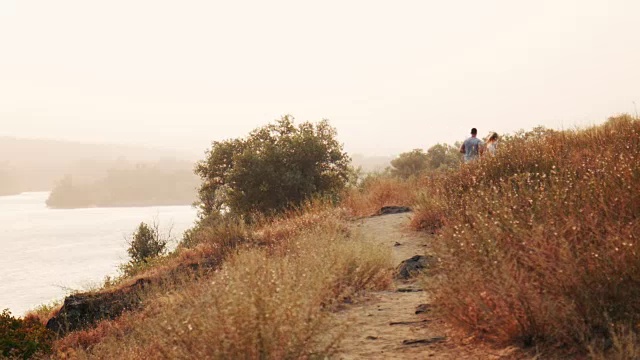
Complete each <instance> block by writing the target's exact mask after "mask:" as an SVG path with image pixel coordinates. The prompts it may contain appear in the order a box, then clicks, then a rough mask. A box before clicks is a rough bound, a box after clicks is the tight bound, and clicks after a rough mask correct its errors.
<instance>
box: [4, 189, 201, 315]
mask: <svg viewBox="0 0 640 360" xmlns="http://www.w3.org/2000/svg"><path fill="white" fill-rule="evenodd" d="M48 195H49V193H47V192H33V193H23V194H20V195H14V196H0V310H2V309H5V308H9V310H11V312H12V313H13V314H14V315H23V313H24V312H25V311H27V310H29V309H32V308H34V307H36V306H37V305H40V304H43V303H49V302H51V301H53V300H56V299H62V298H63V297H64V296H65V295H66V294H68V293H69V292H70V291H72V290H82V289H86V288H88V287H91V286H95V285H97V284H99V283H100V282H101V281H102V280H103V279H104V277H105V276H106V275H110V276H113V275H117V273H118V265H120V264H122V263H125V262H127V261H128V255H127V244H126V238H127V237H129V236H130V235H131V233H132V232H133V231H134V230H135V229H136V227H137V226H138V224H140V222H141V221H144V222H147V223H151V222H153V221H154V219H157V221H158V222H159V224H160V228H161V230H163V231H164V232H166V231H167V230H168V228H169V227H170V226H171V225H172V226H173V230H172V234H173V235H174V237H175V238H176V239H179V238H180V236H181V235H182V232H183V231H184V230H185V229H187V228H189V227H190V226H191V225H192V223H193V221H194V220H195V218H196V210H195V209H194V208H193V207H191V206H157V207H127V208H117V207H114V208H91V209H49V208H47V207H46V205H45V200H46V199H47V196H48ZM174 245H175V243H174Z"/></svg>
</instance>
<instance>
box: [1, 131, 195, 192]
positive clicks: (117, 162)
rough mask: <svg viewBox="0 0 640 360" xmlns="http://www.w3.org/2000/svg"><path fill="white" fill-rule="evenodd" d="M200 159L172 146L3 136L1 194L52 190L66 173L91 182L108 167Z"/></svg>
mask: <svg viewBox="0 0 640 360" xmlns="http://www.w3.org/2000/svg"><path fill="white" fill-rule="evenodd" d="M197 159H198V156H197V155H195V154H189V153H182V152H179V151H175V150H172V149H150V148H145V147H141V146H127V145H111V144H86V143H77V142H68V141H57V140H45V139H17V138H12V137H4V136H0V196H1V195H13V194H19V193H21V192H26V191H50V190H51V189H53V187H54V186H55V185H56V183H58V182H59V181H60V179H61V178H62V177H64V176H65V175H66V174H70V175H71V176H72V177H73V180H74V183H78V182H83V183H88V182H95V181H97V180H98V179H102V178H104V177H105V176H107V170H108V169H113V168H118V169H120V168H125V167H131V166H132V164H136V163H156V162H159V161H161V162H163V163H166V164H167V166H168V167H171V168H174V167H173V165H174V164H172V163H182V162H184V163H186V162H189V167H190V166H192V163H193V162H194V161H196V160H197ZM163 168H166V167H165V166H164V164H163ZM191 171H192V169H191V168H189V170H188V172H191Z"/></svg>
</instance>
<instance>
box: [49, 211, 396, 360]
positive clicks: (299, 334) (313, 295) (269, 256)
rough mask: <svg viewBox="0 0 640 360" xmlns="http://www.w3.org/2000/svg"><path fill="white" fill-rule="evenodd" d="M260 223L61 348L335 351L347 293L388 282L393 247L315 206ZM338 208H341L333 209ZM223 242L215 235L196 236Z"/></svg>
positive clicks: (126, 352) (268, 355) (92, 354)
mask: <svg viewBox="0 0 640 360" xmlns="http://www.w3.org/2000/svg"><path fill="white" fill-rule="evenodd" d="M308 210H309V211H306V212H302V213H299V214H297V215H295V214H290V215H289V216H287V217H283V218H281V219H279V220H276V221H273V222H271V224H270V225H268V226H267V225H265V224H263V225H261V226H259V229H257V230H255V231H254V232H251V233H250V236H249V238H251V239H252V241H255V244H257V246H251V247H250V246H241V247H237V248H236V250H237V251H233V252H232V254H231V255H230V256H228V258H227V260H225V262H224V264H223V265H222V267H221V268H220V269H219V270H218V271H216V272H215V273H213V274H209V275H207V276H204V277H201V278H199V279H198V280H196V281H194V282H189V283H185V284H184V286H180V287H178V288H167V289H165V290H166V291H167V293H166V294H165V295H163V296H159V297H156V298H155V299H150V300H149V304H148V305H147V306H146V307H145V309H144V310H143V311H142V312H140V313H138V314H129V315H125V316H123V317H121V318H120V319H118V320H116V321H115V322H103V323H101V325H100V326H98V328H96V329H93V330H88V331H84V332H80V334H72V335H70V336H67V342H66V343H64V346H62V345H63V341H64V340H63V341H61V342H59V343H58V345H59V346H58V356H59V357H60V358H64V357H72V358H104V359H114V358H127V359H136V358H139V359H147V358H154V359H155V358H158V359H187V358H189V359H191V358H210V359H230V358H233V359H257V358H260V359H298V358H310V357H315V356H324V355H330V354H331V353H332V352H333V350H334V349H335V346H336V345H337V342H338V341H339V340H340V338H341V334H342V333H343V332H344V331H345V330H346V329H347V324H335V323H334V322H332V321H330V319H331V317H330V316H329V315H330V311H331V310H332V309H334V308H335V307H336V306H339V305H340V304H341V303H342V302H343V301H344V300H345V299H349V298H350V297H352V296H354V295H355V294H357V293H359V292H361V291H363V290H368V289H382V288H386V287H387V286H388V285H389V284H390V281H391V280H390V279H391V274H390V269H391V267H392V264H391V259H390V254H389V252H388V250H383V249H380V248H377V247H373V246H370V245H367V244H366V243H363V242H362V241H360V239H358V238H357V237H354V236H353V235H352V234H350V233H349V232H348V231H347V230H346V227H345V226H344V223H342V222H341V221H340V219H339V216H337V215H336V214H335V213H334V214H333V215H331V214H330V213H327V212H326V211H324V210H322V211H321V210H317V208H316V210H311V209H308ZM336 211H337V210H336ZM214 244H217V243H216V242H215V241H214V239H209V240H208V241H203V242H202V243H201V244H200V245H198V246H201V247H203V246H212V245H214Z"/></svg>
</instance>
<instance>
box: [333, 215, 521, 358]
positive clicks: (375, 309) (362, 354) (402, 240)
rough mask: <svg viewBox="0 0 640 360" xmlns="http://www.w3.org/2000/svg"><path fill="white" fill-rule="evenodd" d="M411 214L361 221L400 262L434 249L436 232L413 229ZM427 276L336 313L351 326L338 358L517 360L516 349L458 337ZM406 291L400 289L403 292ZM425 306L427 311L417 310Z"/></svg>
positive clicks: (366, 234)
mask: <svg viewBox="0 0 640 360" xmlns="http://www.w3.org/2000/svg"><path fill="white" fill-rule="evenodd" d="M410 216H411V214H410V213H404V214H393V215H383V216H377V217H370V218H366V219H362V220H359V221H358V222H357V224H355V225H354V226H355V227H356V229H357V231H360V232H361V233H362V234H363V235H364V236H363V237H364V238H365V239H366V241H370V242H373V243H374V244H376V245H379V246H384V247H389V248H391V249H392V254H393V260H394V263H395V264H396V265H398V264H400V262H402V261H403V260H405V259H408V258H410V257H412V256H414V255H425V254H428V253H429V250H430V249H429V248H430V247H429V242H430V240H431V237H430V236H428V235H425V234H421V233H418V232H415V231H412V230H410V229H408V222H409V219H410ZM424 281H429V278H428V277H426V278H423V279H421V280H416V279H413V280H407V281H404V280H395V281H394V284H393V287H392V289H391V290H388V291H379V292H373V293H369V294H368V295H367V296H366V297H365V299H364V300H363V301H360V302H358V303H356V304H354V305H350V306H348V307H347V308H346V309H345V310H343V311H341V312H339V313H337V314H336V316H337V317H338V320H341V321H348V322H349V323H350V324H351V326H352V327H351V329H352V330H351V331H350V332H349V333H348V334H346V338H345V339H344V340H343V342H342V343H341V347H340V351H339V354H338V356H337V358H338V359H344V360H351V359H425V358H431V359H514V358H521V357H520V356H517V355H516V353H517V351H515V349H501V350H496V349H491V348H489V347H488V346H484V345H479V344H477V343H472V342H469V341H468V342H466V343H465V341H463V340H461V339H460V338H459V337H458V338H457V339H456V340H454V339H453V338H452V336H451V330H450V328H449V327H448V326H447V324H446V323H445V322H444V321H443V320H442V319H441V318H439V317H438V316H437V315H436V314H435V313H433V312H432V311H431V309H430V301H431V295H430V293H429V292H428V291H425V290H424V289H422V286H421V284H422V282H424ZM399 290H400V291H399ZM420 305H422V310H426V311H425V312H422V313H419V314H416V310H417V309H418V307H419V306H420Z"/></svg>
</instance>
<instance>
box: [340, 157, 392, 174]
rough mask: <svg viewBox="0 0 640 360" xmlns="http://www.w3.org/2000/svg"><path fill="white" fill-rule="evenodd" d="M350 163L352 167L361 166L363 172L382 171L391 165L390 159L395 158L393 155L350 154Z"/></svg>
mask: <svg viewBox="0 0 640 360" xmlns="http://www.w3.org/2000/svg"><path fill="white" fill-rule="evenodd" d="M350 156H351V163H352V165H353V166H354V167H356V168H358V167H360V168H362V171H364V172H375V171H383V170H384V169H386V168H387V167H389V166H391V160H393V159H395V158H396V156H395V155H389V156H367V155H363V154H352V155H350Z"/></svg>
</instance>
